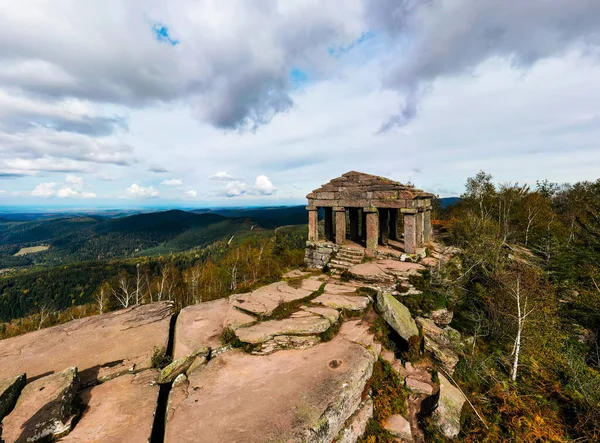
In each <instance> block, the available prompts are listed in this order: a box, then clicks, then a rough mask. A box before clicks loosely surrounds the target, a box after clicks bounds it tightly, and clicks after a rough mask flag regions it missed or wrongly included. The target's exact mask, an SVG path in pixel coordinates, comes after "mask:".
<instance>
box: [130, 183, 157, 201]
mask: <svg viewBox="0 0 600 443" xmlns="http://www.w3.org/2000/svg"><path fill="white" fill-rule="evenodd" d="M125 194H126V195H127V196H128V197H131V198H155V197H158V196H159V195H160V192H159V191H158V189H155V188H153V187H152V186H148V187H144V186H140V185H138V184H136V183H133V184H132V185H131V186H130V187H128V188H127V189H126V190H125Z"/></svg>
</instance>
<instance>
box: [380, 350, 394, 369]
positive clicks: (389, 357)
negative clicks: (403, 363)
mask: <svg viewBox="0 0 600 443" xmlns="http://www.w3.org/2000/svg"><path fill="white" fill-rule="evenodd" d="M381 358H382V359H384V360H385V361H387V362H388V363H389V364H390V365H393V364H394V362H395V361H396V356H395V355H394V353H393V352H392V351H388V350H387V349H386V350H385V351H382V352H381Z"/></svg>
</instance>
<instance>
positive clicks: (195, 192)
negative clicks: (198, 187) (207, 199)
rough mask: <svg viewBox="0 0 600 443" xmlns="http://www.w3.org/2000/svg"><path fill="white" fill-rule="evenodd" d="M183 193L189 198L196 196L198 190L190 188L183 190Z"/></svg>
mask: <svg viewBox="0 0 600 443" xmlns="http://www.w3.org/2000/svg"><path fill="white" fill-rule="evenodd" d="M184 194H185V195H186V196H187V197H190V198H196V197H197V196H198V192H197V191H195V190H194V189H190V190H189V191H185V192H184Z"/></svg>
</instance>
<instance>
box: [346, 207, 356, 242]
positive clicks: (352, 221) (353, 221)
mask: <svg viewBox="0 0 600 443" xmlns="http://www.w3.org/2000/svg"><path fill="white" fill-rule="evenodd" d="M348 215H349V216H350V239H351V240H352V241H358V240H359V237H358V208H350V209H348Z"/></svg>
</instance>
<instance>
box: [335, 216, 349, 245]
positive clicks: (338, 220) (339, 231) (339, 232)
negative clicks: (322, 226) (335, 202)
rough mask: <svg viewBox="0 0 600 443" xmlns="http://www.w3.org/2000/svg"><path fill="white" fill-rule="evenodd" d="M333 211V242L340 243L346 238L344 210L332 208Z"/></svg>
mask: <svg viewBox="0 0 600 443" xmlns="http://www.w3.org/2000/svg"><path fill="white" fill-rule="evenodd" d="M333 212H335V243H336V244H338V245H341V244H343V243H344V240H345V239H346V210H345V209H344V208H333Z"/></svg>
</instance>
